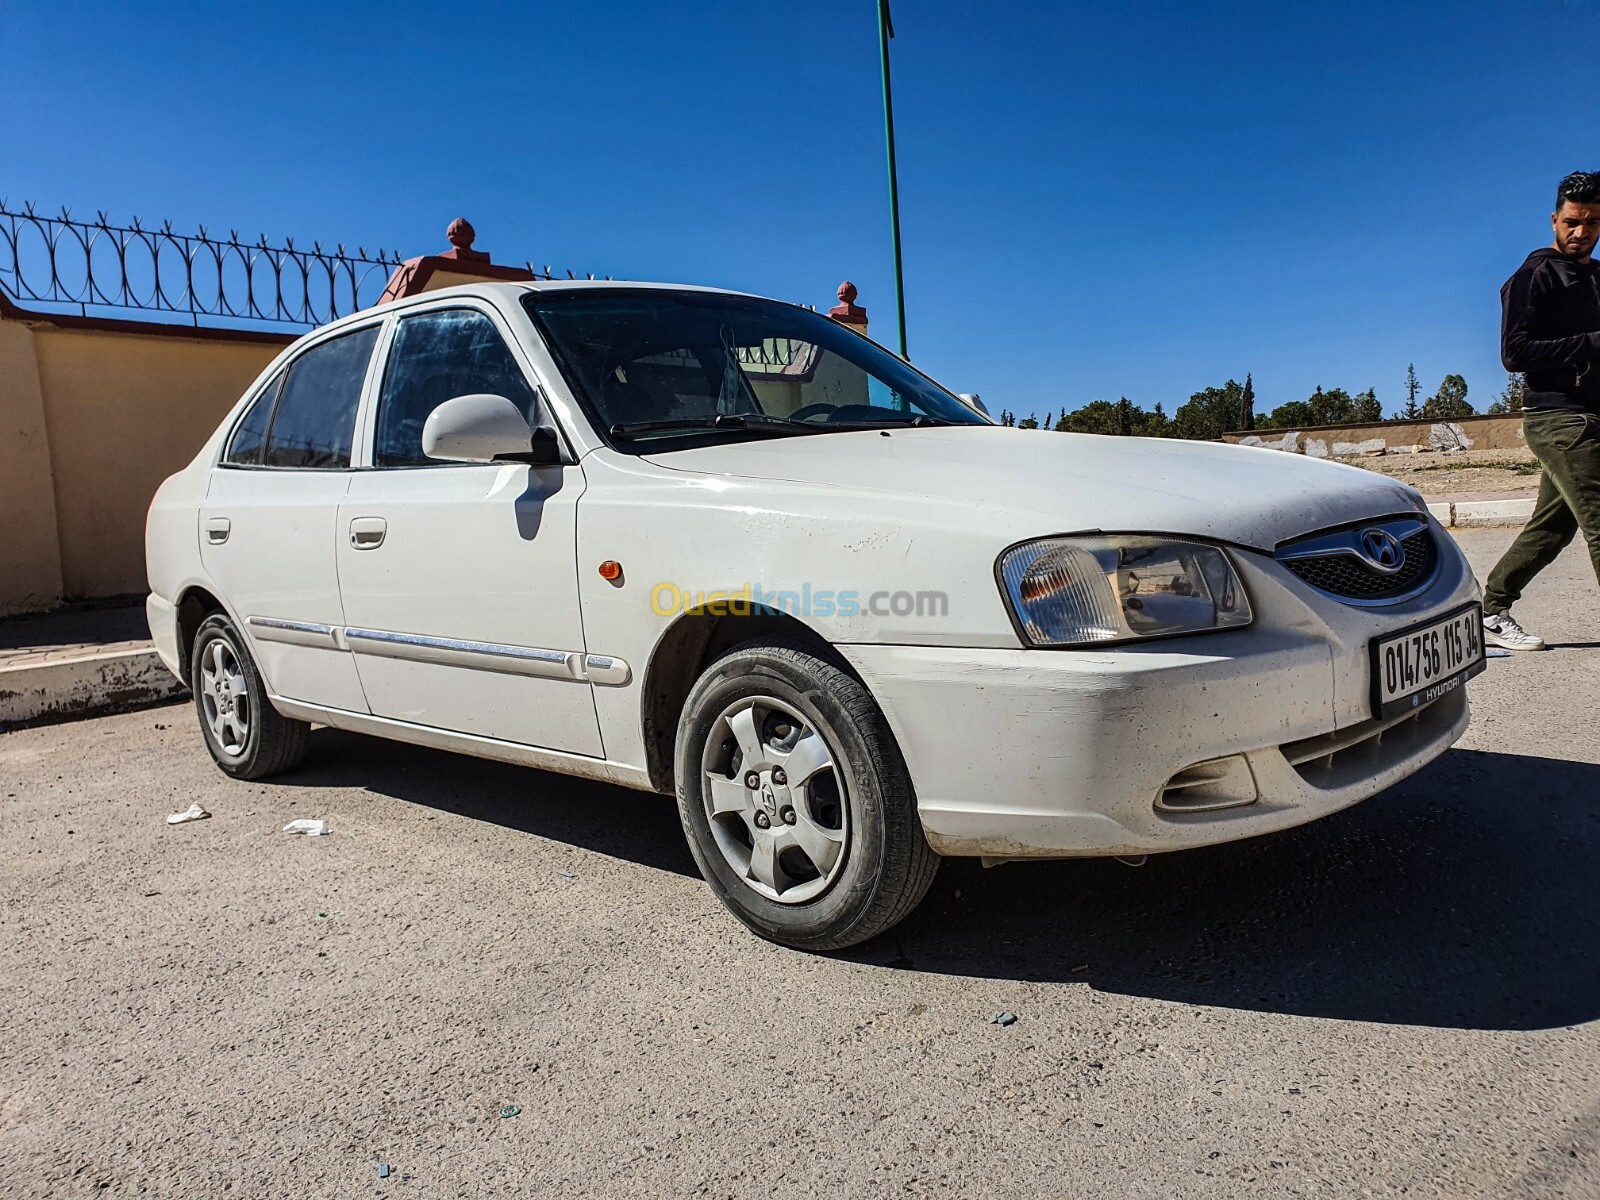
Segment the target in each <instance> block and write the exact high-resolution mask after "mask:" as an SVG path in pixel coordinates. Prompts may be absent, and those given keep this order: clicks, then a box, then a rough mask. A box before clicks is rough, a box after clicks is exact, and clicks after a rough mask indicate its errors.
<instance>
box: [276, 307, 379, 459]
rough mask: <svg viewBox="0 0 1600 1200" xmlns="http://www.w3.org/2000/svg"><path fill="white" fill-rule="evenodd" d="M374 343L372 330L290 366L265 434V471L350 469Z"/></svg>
mask: <svg viewBox="0 0 1600 1200" xmlns="http://www.w3.org/2000/svg"><path fill="white" fill-rule="evenodd" d="M377 340H378V327H377V326H376V325H373V326H370V327H369V328H367V329H362V330H358V331H357V332H355V333H347V334H345V335H344V336H343V337H339V338H334V339H333V340H332V341H331V342H323V343H322V344H321V345H320V346H317V347H315V348H313V349H311V350H307V351H306V352H305V353H304V354H302V355H301V356H300V357H299V358H297V359H295V360H294V362H292V363H290V364H289V374H288V376H287V377H286V378H285V379H284V381H283V388H282V390H281V391H280V392H279V394H278V407H277V411H276V412H274V413H273V416H272V425H271V428H270V429H269V430H268V432H267V448H266V451H265V453H264V454H263V455H262V457H261V462H262V464H263V465H264V466H268V467H302V468H307V467H311V468H317V467H320V468H331V469H334V470H339V469H342V468H345V467H348V466H349V465H350V444H351V442H352V441H353V440H354V438H355V427H356V405H357V404H358V403H359V402H360V400H361V383H362V381H363V380H364V379H365V378H366V377H367V364H368V363H369V362H371V361H372V347H373V345H374V344H375V343H376V342H377Z"/></svg>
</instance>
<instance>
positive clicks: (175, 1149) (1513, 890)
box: [0, 531, 1600, 1200]
mask: <svg viewBox="0 0 1600 1200" xmlns="http://www.w3.org/2000/svg"><path fill="white" fill-rule="evenodd" d="M1508 540H1509V534H1508V533H1506V532H1504V531H1490V532H1468V533H1466V534H1464V535H1463V536H1462V541H1463V543H1464V544H1465V545H1466V546H1467V548H1468V550H1469V552H1470V553H1471V555H1472V556H1473V558H1474V561H1475V562H1476V563H1478V564H1479V566H1480V571H1482V570H1484V569H1486V565H1487V564H1488V563H1489V562H1491V561H1492V559H1493V557H1494V556H1495V554H1496V553H1497V552H1498V550H1499V549H1500V548H1501V547H1503V546H1504V545H1505V544H1506V542H1507V541H1508ZM1597 601H1600V593H1597V591H1596V588H1595V583H1594V580H1593V578H1592V577H1591V576H1590V574H1589V567H1588V563H1587V561H1586V559H1585V558H1584V556H1583V555H1582V554H1581V553H1580V552H1578V551H1576V550H1570V551H1568V553H1567V554H1566V555H1565V556H1564V557H1563V559H1562V560H1561V561H1560V562H1559V563H1558V564H1557V566H1556V567H1555V568H1554V569H1553V571H1552V572H1551V573H1550V574H1548V575H1547V576H1546V577H1545V578H1543V579H1541V580H1540V581H1538V582H1537V583H1536V584H1535V587H1534V590H1533V593H1532V595H1531V596H1530V597H1529V598H1528V600H1527V601H1526V602H1525V604H1524V606H1522V608H1521V609H1520V610H1519V612H1520V615H1521V616H1523V618H1524V620H1525V622H1526V623H1527V624H1528V625H1530V626H1532V627H1534V628H1535V629H1537V630H1539V631H1541V632H1543V633H1544V634H1545V635H1546V636H1547V637H1549V638H1550V639H1552V640H1553V641H1556V642H1558V643H1560V647H1559V648H1558V649H1556V650H1554V651H1552V652H1549V653H1546V654H1543V655H1523V656H1520V657H1518V658H1515V659H1510V660H1495V661H1492V662H1491V663H1490V664H1489V670H1488V671H1487V673H1486V674H1485V675H1484V676H1482V677H1481V678H1480V679H1479V680H1478V681H1476V682H1475V683H1474V685H1473V689H1472V697H1473V706H1474V719H1473V725H1472V729H1471V731H1470V732H1469V734H1468V736H1467V739H1466V740H1465V741H1464V742H1463V743H1462V745H1461V747H1460V748H1458V749H1456V750H1454V751H1452V752H1450V753H1449V754H1448V755H1446V756H1445V757H1444V758H1443V759H1441V760H1440V761H1439V762H1438V763H1436V764H1434V765H1433V766H1432V767H1430V768H1429V769H1428V770H1426V771H1425V772H1423V773H1421V774H1419V775H1418V776H1416V777H1414V778H1413V779H1412V780H1410V781H1408V782H1407V783H1405V784H1404V785H1402V786H1400V787H1398V788H1395V789H1394V790H1392V791H1390V792H1389V793H1387V794H1385V795H1383V796H1380V797H1377V798H1374V799H1372V800H1369V801H1368V802H1366V803H1365V804H1362V805H1359V806H1357V807H1356V808H1354V809H1352V810H1349V811H1348V812H1345V813H1342V814H1340V815H1338V816H1335V817H1332V818H1330V819H1328V820H1325V821H1322V822H1320V823H1317V824H1315V825H1311V826H1308V827H1306V828H1303V829H1301V830H1297V831H1293V832H1291V833H1287V834H1282V835H1278V836H1275V837H1271V838H1267V839H1261V840H1258V841H1255V842H1247V843H1242V844H1237V845H1232V846H1225V847H1218V848H1214V849H1209V850H1203V851H1195V852H1190V853H1188V854H1184V855H1178V856H1173V857H1170V858H1166V859H1157V860H1152V861H1151V863H1150V865H1149V866H1147V867H1145V868H1143V869H1140V870H1133V869H1129V868H1127V867H1124V866H1120V865H1118V864H1116V863H1112V862H1099V861H1086V862H1076V863H1051V864H1038V865H1031V866H1008V867H1003V868H999V869H996V870H992V871H984V870H982V869H981V868H979V867H978V866H976V865H975V864H972V863H967V862H949V863H946V864H945V866H944V868H943V870H942V872H941V874H940V876H939V878H938V880H937V882H936V883H935V885H934V890H933V892H932V894H931V895H930V896H929V899H928V901H927V902H926V903H925V904H924V906H923V907H922V908H921V910H919V911H918V912H917V913H916V914H915V915H914V916H913V917H912V919H911V920H909V921H908V922H907V923H906V924H905V925H903V926H902V927H900V928H899V929H898V930H896V931H894V932H893V933H891V934H890V935H888V936H887V937H886V938H884V939H882V940H881V941H880V942H878V943H875V944H872V945H869V946H867V947H865V948H863V949H861V950H859V951H857V952H854V953H850V954H845V955H841V956H837V957H819V956H815V955H806V954H800V953H796V952H793V951H789V950H784V949H780V948H778V947H775V946H771V945H768V944H765V943H762V942H759V941H757V940H755V939H753V938H752V937H750V936H749V935H747V934H746V933H745V932H744V931H743V929H742V928H740V927H739V926H737V925H736V924H735V923H734V922H733V921H732V919H731V918H729V917H727V916H726V915H724V913H723V912H722V910H721V909H720V908H719V907H718V906H717V905H716V904H715V903H714V902H713V901H712V899H711V897H710V896H709V895H708V893H707V891H706V890H705V888H704V887H703V886H702V885H701V884H700V882H699V880H698V878H697V877H696V876H695V874H694V871H693V867H692V864H691V861H690V858H689V855H688V853H687V851H686V850H685V848H684V845H683V841H682V837H681V834H680V833H679V830H678V827H677V824H676V818H675V815H674V813H673V810H672V808H671V806H670V804H669V803H668V802H667V801H665V800H662V799H658V798H654V797H649V796H644V795H641V794H638V793H632V792H627V791H621V790H618V789H615V788H610V787H606V786H601V785H596V784H588V783H581V782H575V781H569V780H566V779H563V778H560V777H556V776H550V775H543V774H540V773H538V772H533V771H527V770H520V769H516V768H512V767H506V766H500V765H496V764H490V763H481V762H475V761H472V760H469V759H464V758H458V757H453V756H450V755H446V754H442V753H436V752H432V751H426V750H419V749H412V748H408V747H403V746H398V745H392V744H388V743H383V742H378V741H373V740H369V739H365V738H361V737H356V736H351V735H346V734H342V733H337V732H333V731H320V732H319V733H318V734H316V735H315V737H314V739H313V740H314V748H313V751H312V757H311V760H310V762H309V763H308V764H307V765H306V766H305V767H304V768H303V769H301V770H300V771H298V772H296V773H295V774H293V775H292V776H291V777H288V778H286V779H285V780H283V781H282V782H275V783H271V784H255V785H246V784H239V783H234V782H232V781H229V780H227V779H225V778H224V777H223V776H222V775H221V774H220V773H219V772H217V771H216V770H215V769H214V768H213V767H212V766H211V764H210V761H209V760H208V759H207V757H206V755H205V752H204V750H203V748H202V747H201V743H200V738H199V734H198V732H197V730H196V728H195V724H194V718H193V715H192V713H191V711H190V710H189V709H187V708H183V707H175V708H164V709H155V710H149V711H146V712H142V713H135V714H130V715H125V716H119V717H111V718H106V719H102V720H96V721H87V722H82V723H79V724H72V725H61V726H56V727H53V728H43V729H32V730H22V731H17V732H12V733H8V734H5V735H3V736H0V798H3V808H0V813H3V814H4V822H3V827H0V832H3V837H0V863H3V870H0V878H3V880H4V892H3V894H4V907H3V909H0V1014H3V1015H0V1196H5V1197H12V1196H52V1197H67V1196H88V1195H94V1196H122V1195H135V1194H148V1195H158V1196H182V1197H189V1196H194V1197H216V1196H221V1195H225V1194H226V1195H238V1196H249V1197H255V1196H284V1197H313V1196H316V1197H321V1196H339V1197H349V1196H360V1195H372V1196H384V1195H393V1196H427V1197H435V1196H438V1197H448V1196H488V1195H517V1196H561V1197H588V1196H605V1197H611V1196H616V1197H643V1196H722V1197H741V1198H742V1197H750V1196H773V1197H791V1196H792V1197H801V1196H805V1197H810V1196H814V1195H831V1196H850V1197H856V1196H863V1197H869V1196H870V1197H878V1196H923V1195H941V1196H943V1195H949V1196H1006V1197H1013V1196H1014V1197H1083V1198H1087V1197H1108V1198H1118V1200H1122V1198H1129V1197H1162V1198H1167V1197H1176V1196H1184V1197H1212V1196H1215V1197H1238V1196H1257V1195H1265V1196H1327V1197H1348V1196H1366V1195H1374V1196H1389V1195H1407V1196H1449V1197H1463V1198H1466V1197H1471V1198H1474V1200H1476V1198H1478V1197H1484V1196H1502V1195H1507V1196H1574V1197H1575V1196H1596V1195H1600V1025H1597V1021H1596V1019H1597V1018H1600V954H1597V947H1596V930H1597V928H1600V889H1597V884H1600V871H1597V866H1600V863H1597V854H1596V851H1597V849H1600V765H1597V764H1600V737H1597V734H1600V718H1597V716H1596V708H1597V701H1600V603H1597ZM196 799H198V800H199V801H200V802H201V804H203V805H204V806H205V807H206V808H208V809H209V810H210V811H211V812H212V813H213V814H214V815H213V817H212V818H211V819H210V820H207V821H202V822H198V823H194V824H188V825H179V826H168V825H166V824H165V823H164V817H165V816H166V814H167V813H169V812H175V811H177V810H179V809H182V808H184V807H186V806H187V805H188V804H189V803H190V802H191V801H193V800H196ZM297 817H323V818H326V819H327V820H328V821H329V822H330V824H331V826H332V830H333V832H332V834H331V835H330V836H328V837H325V838H321V839H304V838H297V837H293V836H290V835H286V834H281V833H279V832H278V830H279V828H280V827H281V826H282V825H284V824H285V823H286V822H287V821H289V820H292V819H294V818H297ZM563 873H565V874H563ZM569 875H570V876H571V877H570V878H569V877H568V876H569ZM1001 1010H1009V1011H1011V1012H1013V1013H1015V1014H1016V1016H1017V1021H1016V1023H1015V1024H1013V1025H1011V1026H1009V1027H1001V1026H999V1025H995V1024H991V1023H990V1021H989V1018H990V1016H991V1015H993V1014H995V1013H997V1012H999V1011H1001ZM508 1105H510V1106H515V1107H516V1108H517V1109H520V1111H518V1112H516V1113H515V1115H510V1116H503V1115H502V1111H504V1112H511V1111H512V1110H511V1109H509V1108H505V1107H504V1106H508ZM380 1163H384V1164H388V1165H389V1174H388V1175H387V1177H382V1178H380V1175H379V1171H380V1167H379V1164H380Z"/></svg>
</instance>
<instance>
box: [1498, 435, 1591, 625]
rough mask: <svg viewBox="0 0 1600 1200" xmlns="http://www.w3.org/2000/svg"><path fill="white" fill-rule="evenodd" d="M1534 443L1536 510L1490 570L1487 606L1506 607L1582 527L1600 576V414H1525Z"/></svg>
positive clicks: (1531, 441) (1530, 440)
mask: <svg viewBox="0 0 1600 1200" xmlns="http://www.w3.org/2000/svg"><path fill="white" fill-rule="evenodd" d="M1522 428H1523V432H1524V434H1525V435H1526V437H1527V439H1528V449H1530V450H1532V451H1533V452H1534V454H1536V455H1538V457H1539V462H1540V464H1541V465H1542V466H1543V467H1544V479H1543V481H1542V482H1541V483H1540V484H1539V498H1538V500H1536V501H1534V506H1533V516H1532V517H1530V518H1529V519H1528V523H1527V524H1526V525H1524V526H1523V527H1522V532H1521V533H1519V534H1517V540H1516V541H1514V542H1512V543H1511V548H1510V549H1509V550H1507V551H1506V552H1505V554H1504V555H1503V556H1502V557H1501V559H1500V561H1499V562H1498V563H1496V564H1495V568H1494V570H1493V571H1491V572H1489V582H1488V583H1487V584H1486V585H1485V586H1484V589H1483V610H1484V612H1486V613H1501V612H1505V611H1506V610H1507V609H1508V608H1510V607H1511V606H1512V605H1513V604H1515V603H1516V602H1517V600H1518V599H1519V598H1520V597H1521V596H1522V590H1523V589H1524V588H1525V587H1527V586H1528V584H1529V582H1530V581H1531V580H1532V579H1533V577H1534V576H1535V575H1537V574H1538V573H1539V572H1540V571H1542V570H1544V569H1545V568H1546V567H1548V566H1549V565H1550V564H1551V563H1553V562H1554V561H1555V559H1556V555H1558V554H1560V553H1561V552H1562V551H1563V550H1565V549H1566V548H1567V545H1568V544H1569V543H1570V542H1571V541H1572V539H1573V538H1574V537H1575V536H1577V533H1578V531H1579V530H1580V529H1581V530H1582V531H1583V536H1584V539H1585V540H1586V541H1587V542H1588V543H1589V559H1590V561H1591V562H1592V563H1593V564H1594V573H1595V578H1596V579H1600V417H1597V416H1594V415H1593V414H1590V413H1577V412H1566V411H1564V410H1559V409H1541V410H1539V411H1537V412H1528V413H1524V414H1523V415H1522Z"/></svg>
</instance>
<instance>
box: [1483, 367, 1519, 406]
mask: <svg viewBox="0 0 1600 1200" xmlns="http://www.w3.org/2000/svg"><path fill="white" fill-rule="evenodd" d="M1527 393H1528V377H1527V376H1526V375H1524V374H1522V373H1521V372H1520V371H1512V372H1510V373H1508V374H1507V375H1506V386H1505V390H1504V391H1503V392H1501V393H1500V398H1499V399H1498V400H1496V401H1495V402H1494V403H1493V404H1491V405H1489V408H1488V412H1489V415H1490V416H1495V417H1503V416H1508V415H1509V416H1516V415H1517V414H1519V413H1521V412H1522V399H1523V397H1524V396H1526V395H1527Z"/></svg>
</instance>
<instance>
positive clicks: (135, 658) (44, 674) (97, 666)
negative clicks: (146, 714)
mask: <svg viewBox="0 0 1600 1200" xmlns="http://www.w3.org/2000/svg"><path fill="white" fill-rule="evenodd" d="M187 691H188V689H187V688H186V687H184V686H183V684H181V683H179V682H178V680H177V679H176V678H174V677H173V674H172V672H171V671H169V670H167V668H166V664H164V663H163V662H162V661H161V659H160V658H159V657H158V656H157V654H156V652H155V650H154V649H140V650H120V651H113V652H111V653H104V652H97V651H89V652H86V653H84V654H82V655H79V656H76V657H71V658H60V659H54V660H52V661H49V662H39V663H19V664H17V665H15V666H9V667H0V721H3V722H5V723H6V724H22V723H24V722H33V721H67V720H77V719H78V718H81V717H91V716H99V715H102V714H104V713H108V712H120V711H122V710H124V709H129V708H138V707H139V706H141V705H144V704H153V703H155V702H157V701H161V700H168V699H171V698H172V697H174V696H180V695H182V694H184V693H185V692H187Z"/></svg>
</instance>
